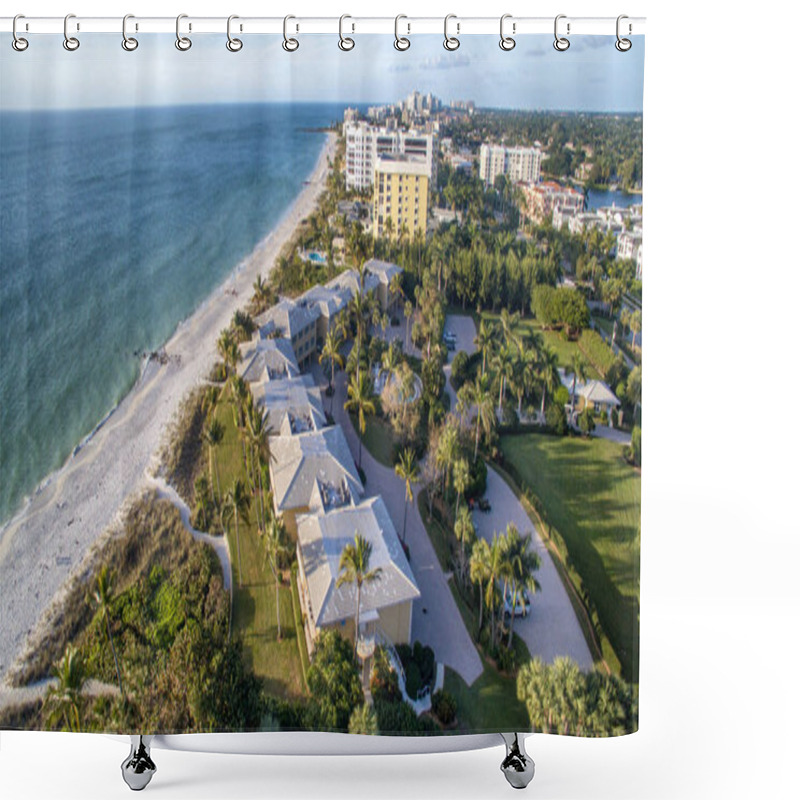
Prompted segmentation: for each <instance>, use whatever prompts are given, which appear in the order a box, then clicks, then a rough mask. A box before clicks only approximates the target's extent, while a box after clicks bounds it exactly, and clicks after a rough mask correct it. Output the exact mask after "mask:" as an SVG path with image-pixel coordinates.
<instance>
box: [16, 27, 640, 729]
mask: <svg viewBox="0 0 800 800" xmlns="http://www.w3.org/2000/svg"><path fill="white" fill-rule="evenodd" d="M237 31H238V28H237V27H236V25H235V24H234V25H233V27H232V34H231V35H230V36H229V38H228V39H226V38H225V36H224V35H223V36H217V35H204V36H191V35H190V34H189V32H188V30H184V32H183V34H181V33H180V30H179V34H178V38H177V40H176V37H175V36H169V35H165V34H157V35H154V34H150V35H143V34H136V33H135V31H134V30H133V28H129V29H128V33H127V34H126V35H127V36H128V37H129V38H128V39H126V40H125V41H126V42H127V44H126V45H124V46H123V47H120V44H121V39H120V36H119V35H118V34H117V35H112V34H88V33H86V34H79V33H78V32H77V31H73V32H72V34H68V35H67V37H66V39H61V38H59V37H58V36H47V35H42V36H38V35H33V34H28V35H27V40H28V46H27V47H25V48H24V49H23V48H22V47H21V46H20V47H14V48H12V47H11V46H10V44H9V43H8V42H7V43H3V45H2V47H0V60H1V61H2V70H1V72H0V91H1V95H0V186H1V187H2V189H1V190H0V238H1V239H2V247H0V341H1V342H2V348H1V350H2V362H0V363H1V368H0V437H2V447H0V475H1V476H2V480H0V523H2V526H3V527H2V529H1V531H0V584H2V586H3V604H2V608H0V678H2V687H0V725H2V726H3V727H12V728H24V729H34V730H75V731H96V732H100V731H104V732H121V733H188V732H205V731H258V730H262V731H264V730H267V731H280V730H286V731H297V730H309V731H313V730H317V731H342V732H350V733H359V734H395V735H396V734H405V735H455V734H465V733H484V732H491V731H510V730H513V731H522V732H524V731H531V730H535V731H544V732H551V733H560V734H567V735H578V736H610V735H619V734H625V733H630V732H632V731H635V730H636V729H637V725H638V641H639V547H640V524H639V518H640V483H641V416H642V403H641V380H642V367H641V363H642V351H643V340H642V218H643V217H642V214H643V199H642V180H643V176H642V90H643V64H644V38H643V37H641V36H634V37H632V41H633V45H632V47H631V48H630V49H629V50H627V51H624V50H622V49H620V48H618V47H615V43H617V39H616V38H615V37H614V36H613V35H611V36H574V37H572V39H571V41H568V44H569V46H568V48H567V49H563V43H562V45H561V46H560V47H554V46H553V44H554V41H553V37H552V36H550V37H547V36H543V35H528V36H524V37H523V36H520V37H518V38H517V39H516V41H514V40H513V39H507V40H506V41H505V46H504V47H498V37H497V36H488V35H486V36H470V37H464V39H463V41H461V42H460V43H459V42H458V40H457V39H455V38H450V41H449V45H448V46H447V47H443V46H442V37H441V36H432V35H417V36H411V37H409V41H410V46H409V47H404V43H403V41H401V40H398V42H397V46H393V41H392V38H391V36H389V37H387V36H378V35H366V34H360V35H354V36H352V40H353V43H354V46H353V47H352V48H350V49H348V46H349V45H348V42H347V41H344V42H343V43H342V46H341V47H337V40H336V37H335V36H329V35H328V36H321V35H308V36H305V37H304V36H302V35H299V36H296V37H294V40H296V41H297V43H298V45H299V46H297V47H296V48H294V49H293V47H294V45H293V44H292V42H293V38H292V37H289V38H286V39H284V40H282V39H281V37H280V36H277V37H276V36H255V35H253V36H247V35H246V34H243V33H237ZM137 35H138V39H137V40H136V45H134V44H132V41H133V39H132V37H134V36H137ZM237 36H238V38H237ZM70 40H72V41H77V42H78V46H77V47H76V46H75V45H74V44H71V43H70ZM563 41H564V40H562V42H563ZM186 42H189V43H190V44H189V46H187V45H186ZM226 42H227V43H228V44H229V45H230V46H228V47H226ZM237 42H238V44H237ZM176 43H177V44H178V45H179V46H177V47H176ZM64 44H66V46H62V45H64Z"/></svg>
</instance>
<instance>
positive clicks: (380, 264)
mask: <svg viewBox="0 0 800 800" xmlns="http://www.w3.org/2000/svg"><path fill="white" fill-rule="evenodd" d="M366 268H367V269H368V270H369V271H370V272H371V273H372V274H373V275H375V276H376V277H377V278H378V279H379V280H380V281H381V283H385V284H386V285H387V286H388V285H389V284H390V283H391V282H392V278H394V276H395V275H400V274H401V273H402V271H403V268H402V267H400V266H398V265H397V264H392V263H391V262H389V261H381V260H380V259H377V258H371V259H370V260H369V261H367V264H366Z"/></svg>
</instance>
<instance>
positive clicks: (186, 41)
mask: <svg viewBox="0 0 800 800" xmlns="http://www.w3.org/2000/svg"><path fill="white" fill-rule="evenodd" d="M188 18H189V15H188V14H178V16H177V18H176V19H175V47H177V48H178V50H180V51H182V52H184V53H185V52H186V51H187V50H188V49H189V48H190V47H191V46H192V40H191V39H190V38H189V37H188V36H181V20H182V19H188ZM189 30H191V28H190V29H189Z"/></svg>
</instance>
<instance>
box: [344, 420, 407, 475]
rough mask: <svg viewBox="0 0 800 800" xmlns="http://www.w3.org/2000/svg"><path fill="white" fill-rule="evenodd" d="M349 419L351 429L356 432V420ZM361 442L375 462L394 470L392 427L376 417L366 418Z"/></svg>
mask: <svg viewBox="0 0 800 800" xmlns="http://www.w3.org/2000/svg"><path fill="white" fill-rule="evenodd" d="M351 419H352V420H353V427H354V428H355V429H356V432H358V422H357V420H356V418H355V417H351ZM362 442H363V443H364V447H365V448H366V449H367V450H369V452H370V454H371V455H372V457H373V458H374V459H375V460H376V461H379V462H380V463H381V464H383V465H384V466H385V467H391V468H392V469H394V465H395V463H396V461H395V457H394V431H392V426H391V425H390V424H389V423H388V422H386V420H384V419H381V418H380V417H376V416H372V417H367V429H366V431H365V432H364V436H363V438H362ZM356 458H358V453H356Z"/></svg>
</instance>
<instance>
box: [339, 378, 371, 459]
mask: <svg viewBox="0 0 800 800" xmlns="http://www.w3.org/2000/svg"><path fill="white" fill-rule="evenodd" d="M347 398H348V399H347V400H345V402H344V410H345V411H353V412H355V414H356V415H357V421H358V430H359V431H360V433H361V436H359V437H358V468H359V469H361V445H362V440H363V438H364V434H365V433H366V431H367V416H369V415H372V414H374V413H375V402H374V401H373V399H372V381H371V380H370V377H369V375H361V376H357V375H356V374H353V375H351V377H350V383H349V384H348V386H347Z"/></svg>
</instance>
